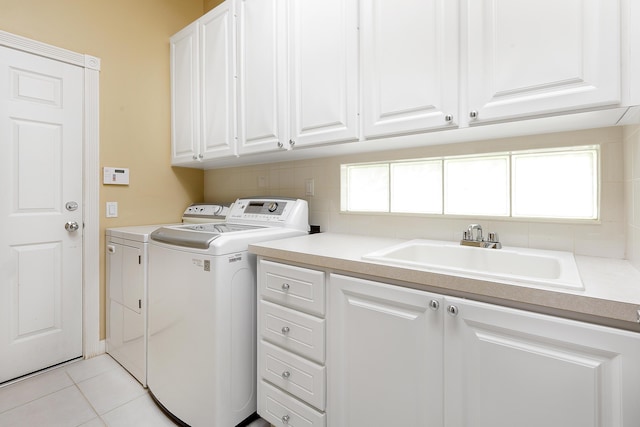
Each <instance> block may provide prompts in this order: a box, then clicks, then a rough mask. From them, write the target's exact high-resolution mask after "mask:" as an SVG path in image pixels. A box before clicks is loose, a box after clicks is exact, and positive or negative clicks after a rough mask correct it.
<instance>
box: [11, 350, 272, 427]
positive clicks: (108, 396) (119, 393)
mask: <svg viewBox="0 0 640 427" xmlns="http://www.w3.org/2000/svg"><path fill="white" fill-rule="evenodd" d="M175 425H176V424H175V423H174V422H173V421H172V420H171V419H169V418H168V417H167V416H166V415H165V414H164V413H163V412H162V411H161V410H160V409H159V408H158V406H157V405H156V404H155V402H154V401H153V400H152V399H151V396H150V395H149V391H148V390H147V389H145V388H143V387H142V386H141V385H140V383H138V382H137V381H136V380H135V379H134V378H133V377H132V376H131V375H130V374H129V373H128V372H127V371H126V370H125V369H124V368H122V367H121V366H120V365H119V364H118V363H117V362H116V361H115V360H113V359H112V358H111V356H109V355H108V354H103V355H101V356H97V357H94V358H92V359H87V360H80V361H78V362H73V363H70V364H67V365H64V366H61V367H59V368H56V369H52V370H50V371H47V372H44V373H41V374H38V375H35V376H33V377H31V378H28V379H25V380H22V381H18V382H15V383H13V384H10V385H6V386H3V387H0V427H35V426H37V427H104V426H108V427H163V426H167V427H175ZM268 426H269V424H268V423H267V422H266V421H264V420H258V421H254V422H253V423H252V424H251V425H250V427H268Z"/></svg>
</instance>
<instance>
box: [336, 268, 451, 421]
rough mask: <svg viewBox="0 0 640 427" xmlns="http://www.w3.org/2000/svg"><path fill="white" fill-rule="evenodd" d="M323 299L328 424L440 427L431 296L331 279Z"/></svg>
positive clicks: (438, 325) (435, 313)
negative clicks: (325, 307)
mask: <svg viewBox="0 0 640 427" xmlns="http://www.w3.org/2000/svg"><path fill="white" fill-rule="evenodd" d="M329 294H330V301H329V312H328V315H327V322H328V333H327V337H328V342H327V374H328V384H327V387H328V408H329V409H328V410H327V416H328V417H329V424H330V425H335V426H380V427H383V426H384V427H386V426H392V425H397V426H442V404H443V401H442V369H441V366H442V316H441V315H442V312H441V310H433V309H431V308H430V303H431V301H432V300H434V301H438V299H437V297H433V296H431V295H430V294H427V293H425V292H420V291H416V290H412V289H406V288H399V287H394V286H391V285H385V284H381V283H376V282H371V281H367V280H361V279H355V278H350V277H345V276H340V275H335V274H332V275H331V283H330V286H329Z"/></svg>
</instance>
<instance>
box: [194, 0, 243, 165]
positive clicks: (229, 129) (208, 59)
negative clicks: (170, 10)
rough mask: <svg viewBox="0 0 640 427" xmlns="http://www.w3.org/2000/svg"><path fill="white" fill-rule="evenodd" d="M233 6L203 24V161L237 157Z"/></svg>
mask: <svg viewBox="0 0 640 427" xmlns="http://www.w3.org/2000/svg"><path fill="white" fill-rule="evenodd" d="M231 4H232V3H231V2H224V3H222V4H221V5H220V6H218V7H216V8H215V9H213V10H212V11H211V12H209V13H208V14H206V15H205V16H204V17H203V18H202V19H201V20H200V21H199V22H200V25H201V26H200V41H201V42H200V45H201V46H200V49H201V50H200V58H201V61H200V65H201V67H202V71H201V77H202V80H201V90H200V95H201V97H202V98H201V116H202V119H201V131H200V132H201V138H202V142H201V146H202V148H201V154H202V157H201V158H202V159H208V158H214V157H222V156H227V155H234V154H235V147H236V143H235V105H236V101H235V96H236V94H235V89H234V88H235V83H234V80H235V75H234V73H235V71H234V62H235V54H234V52H235V48H234V45H235V25H234V17H233V13H232V10H231Z"/></svg>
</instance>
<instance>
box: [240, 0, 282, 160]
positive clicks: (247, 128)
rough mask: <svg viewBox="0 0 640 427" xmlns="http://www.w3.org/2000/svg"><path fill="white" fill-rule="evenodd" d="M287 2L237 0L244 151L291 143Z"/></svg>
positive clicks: (241, 138)
mask: <svg viewBox="0 0 640 427" xmlns="http://www.w3.org/2000/svg"><path fill="white" fill-rule="evenodd" d="M285 6H286V3H285V1H283V0H240V1H239V2H238V141H239V144H238V152H239V153H240V154H244V153H256V152H264V151H272V150H276V149H278V148H285V147H286V146H288V139H287V135H288V132H287V126H288V120H287V70H286V67H287V56H286V55H287V49H286V25H287V19H286V7H285ZM285 143H286V144H287V145H286V146H285Z"/></svg>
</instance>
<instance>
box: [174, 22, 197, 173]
mask: <svg viewBox="0 0 640 427" xmlns="http://www.w3.org/2000/svg"><path fill="white" fill-rule="evenodd" d="M170 45H171V163H172V164H176V163H182V162H190V161H194V160H197V158H198V154H199V150H200V136H199V134H198V132H199V130H200V106H199V101H200V95H199V93H198V91H199V88H200V83H199V82H200V75H199V69H198V56H199V55H198V23H197V22H194V23H193V24H191V25H189V26H188V27H186V28H184V29H183V30H182V31H180V32H179V33H177V34H175V35H174V36H173V37H171V41H170Z"/></svg>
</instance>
